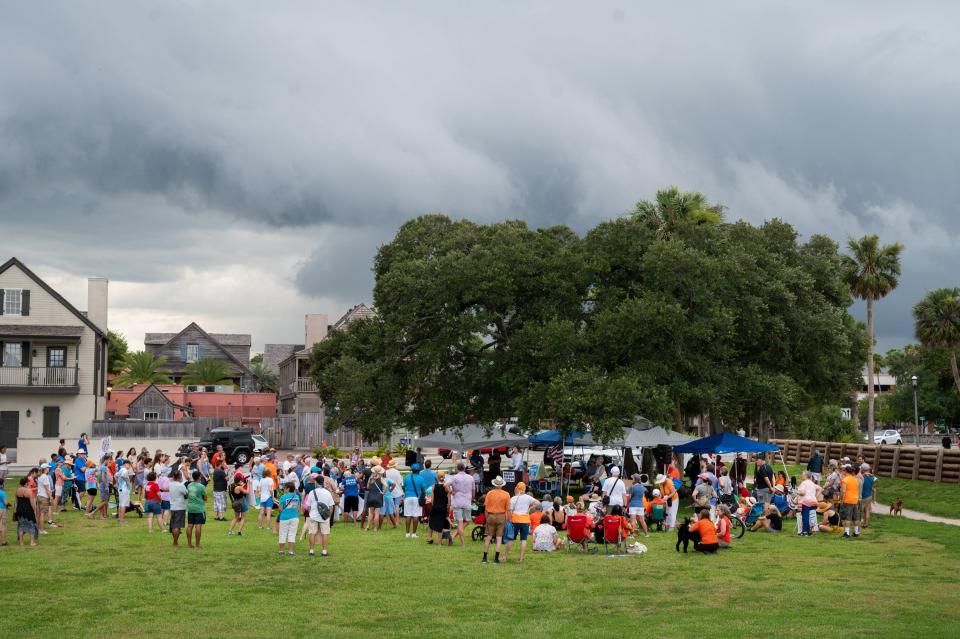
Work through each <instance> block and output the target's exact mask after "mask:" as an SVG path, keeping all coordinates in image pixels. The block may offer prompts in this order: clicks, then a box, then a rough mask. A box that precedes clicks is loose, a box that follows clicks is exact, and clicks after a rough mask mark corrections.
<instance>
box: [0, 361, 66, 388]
mask: <svg viewBox="0 0 960 639" xmlns="http://www.w3.org/2000/svg"><path fill="white" fill-rule="evenodd" d="M77 373H78V371H77V369H76V368H68V367H65V366H0V393H20V392H27V393H29V392H35V393H79V392H80V385H79V382H78V374H77Z"/></svg>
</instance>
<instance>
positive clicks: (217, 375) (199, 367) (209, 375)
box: [180, 357, 233, 386]
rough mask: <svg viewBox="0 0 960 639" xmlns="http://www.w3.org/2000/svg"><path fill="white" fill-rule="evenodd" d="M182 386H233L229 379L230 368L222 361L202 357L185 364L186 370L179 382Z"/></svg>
mask: <svg viewBox="0 0 960 639" xmlns="http://www.w3.org/2000/svg"><path fill="white" fill-rule="evenodd" d="M180 381H181V383H183V384H190V385H197V386H220V385H226V384H233V380H232V379H230V367H229V366H227V363H226V362H225V361H223V360H222V359H215V358H213V357H204V358H203V359H198V360H197V361H195V362H191V363H190V364H187V370H186V372H185V374H184V376H183V379H182V380H180Z"/></svg>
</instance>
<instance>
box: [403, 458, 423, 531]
mask: <svg viewBox="0 0 960 639" xmlns="http://www.w3.org/2000/svg"><path fill="white" fill-rule="evenodd" d="M426 491H427V489H426V487H425V486H424V485H423V479H422V478H421V477H420V464H414V465H413V466H411V467H410V474H409V475H407V476H406V477H404V478H403V518H404V520H405V521H406V524H405V526H406V531H407V534H406V537H407V539H416V538H417V525H419V523H420V515H422V514H423V505H422V504H421V501H422V500H423V499H424V497H425V496H426V494H427V492H426Z"/></svg>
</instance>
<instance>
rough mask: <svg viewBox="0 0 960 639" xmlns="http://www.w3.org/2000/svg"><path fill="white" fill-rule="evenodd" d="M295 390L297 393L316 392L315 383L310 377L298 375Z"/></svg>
mask: <svg viewBox="0 0 960 639" xmlns="http://www.w3.org/2000/svg"><path fill="white" fill-rule="evenodd" d="M297 392H298V393H316V392H317V383H316V382H315V381H313V379H312V378H310V377H298V378H297Z"/></svg>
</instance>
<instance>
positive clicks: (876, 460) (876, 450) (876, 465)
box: [864, 444, 880, 473]
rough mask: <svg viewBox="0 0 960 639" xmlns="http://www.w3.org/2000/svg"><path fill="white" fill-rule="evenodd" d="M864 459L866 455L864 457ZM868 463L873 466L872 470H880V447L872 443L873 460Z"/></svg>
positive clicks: (875, 471)
mask: <svg viewBox="0 0 960 639" xmlns="http://www.w3.org/2000/svg"><path fill="white" fill-rule="evenodd" d="M864 459H866V457H864ZM870 465H871V466H872V467H873V472H874V473H877V472H879V470H880V447H879V446H877V445H876V444H874V445H873V461H871V462H870Z"/></svg>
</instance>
